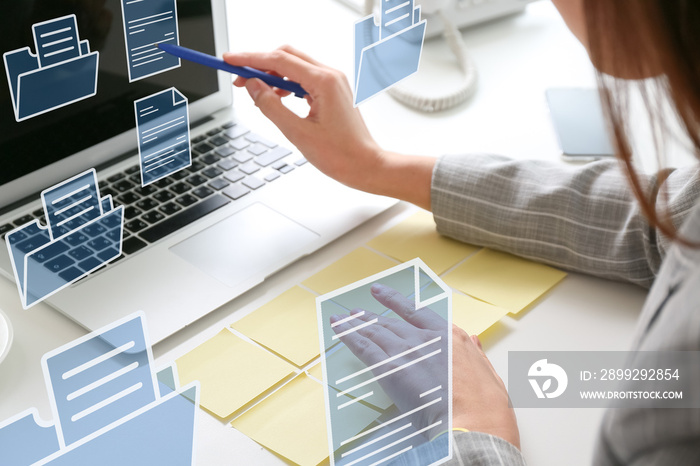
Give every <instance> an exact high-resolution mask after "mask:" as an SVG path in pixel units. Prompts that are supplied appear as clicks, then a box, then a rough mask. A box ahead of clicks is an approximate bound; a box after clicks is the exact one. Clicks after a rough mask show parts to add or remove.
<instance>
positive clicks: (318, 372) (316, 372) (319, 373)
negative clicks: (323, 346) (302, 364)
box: [309, 361, 323, 382]
mask: <svg viewBox="0 0 700 466" xmlns="http://www.w3.org/2000/svg"><path fill="white" fill-rule="evenodd" d="M309 375H312V376H314V377H316V378H317V379H318V380H320V381H321V382H323V366H321V361H319V362H318V364H315V365H313V366H311V369H309Z"/></svg>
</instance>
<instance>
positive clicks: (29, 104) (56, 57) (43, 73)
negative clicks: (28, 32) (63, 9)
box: [3, 15, 99, 121]
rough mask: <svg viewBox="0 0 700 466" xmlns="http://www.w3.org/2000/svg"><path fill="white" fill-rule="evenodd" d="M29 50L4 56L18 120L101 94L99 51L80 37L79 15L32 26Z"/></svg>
mask: <svg viewBox="0 0 700 466" xmlns="http://www.w3.org/2000/svg"><path fill="white" fill-rule="evenodd" d="M32 31H33V33H34V45H35V47H36V54H34V53H32V52H31V50H30V49H29V47H24V48H21V49H17V50H12V51H10V52H6V53H5V54H3V59H4V62H5V72H6V74H7V82H8V84H9V88H10V94H11V96H12V106H13V108H14V111H15V119H16V120H17V121H23V120H26V119H27V118H32V117H35V116H37V115H41V114H42V113H46V112H50V111H51V110H55V109H57V108H60V107H63V106H66V105H69V104H72V103H74V102H78V101H79V100H83V99H86V98H88V97H92V96H94V95H95V94H97V68H98V61H99V52H90V44H89V42H88V41H87V40H82V41H81V40H80V39H79V38H78V24H77V22H76V18H75V15H68V16H63V17H60V18H55V19H52V20H49V21H44V22H42V23H37V24H34V25H33V26H32Z"/></svg>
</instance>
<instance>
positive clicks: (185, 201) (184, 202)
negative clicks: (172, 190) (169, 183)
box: [175, 194, 197, 207]
mask: <svg viewBox="0 0 700 466" xmlns="http://www.w3.org/2000/svg"><path fill="white" fill-rule="evenodd" d="M175 200H176V201H177V203H178V204H180V205H181V206H183V207H189V206H191V205H192V204H194V203H195V202H197V198H196V197H194V196H193V195H191V194H185V195H183V196H180V197H178V198H177V199H175Z"/></svg>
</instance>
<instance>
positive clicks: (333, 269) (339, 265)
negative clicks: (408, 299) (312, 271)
mask: <svg viewBox="0 0 700 466" xmlns="http://www.w3.org/2000/svg"><path fill="white" fill-rule="evenodd" d="M395 265H397V263H396V262H394V261H392V260H391V259H387V258H386V257H383V256H380V255H379V254H377V253H375V252H372V251H370V250H369V249H367V248H358V249H355V250H354V251H353V252H351V253H350V254H348V255H346V256H344V257H342V258H340V259H339V260H337V261H336V262H334V263H333V264H331V265H329V266H328V267H326V268H325V269H323V270H321V271H320V272H318V273H317V274H316V275H313V276H311V277H309V278H307V279H306V280H304V281H303V282H302V285H304V286H307V287H309V288H311V289H312V290H314V291H315V292H317V293H319V294H326V293H330V292H331V291H334V290H337V289H338V288H341V287H343V286H346V285H349V284H351V283H354V282H356V281H358V280H362V279H363V278H367V277H369V276H371V275H374V274H375V273H379V272H381V271H383V270H386V269H388V268H390V267H394V266H395Z"/></svg>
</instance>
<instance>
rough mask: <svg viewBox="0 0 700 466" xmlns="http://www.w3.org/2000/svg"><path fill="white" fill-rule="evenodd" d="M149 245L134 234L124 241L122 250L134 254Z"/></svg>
mask: <svg viewBox="0 0 700 466" xmlns="http://www.w3.org/2000/svg"><path fill="white" fill-rule="evenodd" d="M146 246H148V244H147V243H145V242H144V241H142V240H140V239H138V238H136V237H135V236H132V237H131V238H128V239H125V240H124V242H123V243H122V252H123V253H124V254H133V253H135V252H136V251H139V250H141V249H143V248H145V247H146Z"/></svg>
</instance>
